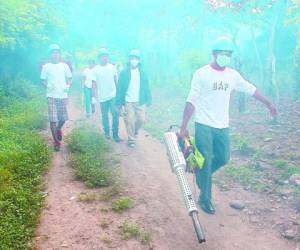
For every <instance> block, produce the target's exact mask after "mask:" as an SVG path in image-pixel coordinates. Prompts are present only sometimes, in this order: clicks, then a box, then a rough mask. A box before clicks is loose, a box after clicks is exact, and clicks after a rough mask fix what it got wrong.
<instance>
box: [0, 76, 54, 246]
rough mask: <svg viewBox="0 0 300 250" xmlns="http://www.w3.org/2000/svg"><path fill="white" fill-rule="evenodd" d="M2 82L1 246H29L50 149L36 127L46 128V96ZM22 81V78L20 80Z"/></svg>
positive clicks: (0, 125) (0, 92)
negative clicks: (4, 84)
mask: <svg viewBox="0 0 300 250" xmlns="http://www.w3.org/2000/svg"><path fill="white" fill-rule="evenodd" d="M22 83H23V84H24V86H21V87H20V88H19V87H18V88H15V89H14V88H13V86H14V83H13V82H11V81H10V84H9V85H10V86H9V87H3V85H2V84H1V83H0V99H1V101H0V249H30V248H31V247H32V245H31V243H30V242H31V239H32V237H33V236H34V232H35V228H36V225H37V223H38V219H39V214H40V211H41V207H42V205H43V195H42V193H41V192H40V191H41V190H42V186H41V176H42V175H43V173H44V172H45V170H46V168H47V166H48V164H49V159H50V150H49V149H48V147H47V144H46V142H45V140H44V139H42V138H41V136H40V135H39V133H38V132H37V129H41V128H44V126H45V121H46V119H45V117H44V116H43V115H42V114H45V113H46V106H45V101H44V99H43V98H39V97H36V96H35V97H34V96H28V95H27V93H26V91H25V90H23V89H22V88H26V86H29V85H28V83H26V82H24V81H22ZM18 84H20V81H18ZM29 88H30V89H31V87H28V89H29Z"/></svg>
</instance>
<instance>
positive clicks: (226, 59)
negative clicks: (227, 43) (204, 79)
mask: <svg viewBox="0 0 300 250" xmlns="http://www.w3.org/2000/svg"><path fill="white" fill-rule="evenodd" d="M216 61H217V64H218V65H219V66H220V67H222V68H224V67H226V66H228V65H229V64H230V62H231V57H230V56H226V55H218V56H217V60H216Z"/></svg>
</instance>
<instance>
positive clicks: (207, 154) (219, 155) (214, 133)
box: [195, 123, 230, 202]
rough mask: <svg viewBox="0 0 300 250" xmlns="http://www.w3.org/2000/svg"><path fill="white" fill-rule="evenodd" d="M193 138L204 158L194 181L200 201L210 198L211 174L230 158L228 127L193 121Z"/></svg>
mask: <svg viewBox="0 0 300 250" xmlns="http://www.w3.org/2000/svg"><path fill="white" fill-rule="evenodd" d="M195 139H196V146H197V148H198V150H199V151H200V152H201V153H202V155H203V156H204V158H205V162H204V166H203V168H202V169H197V170H196V182H197V185H198V187H199V188H200V190H201V195H200V201H201V202H206V201H210V200H211V188H212V174H213V173H214V172H216V171H217V170H218V169H219V168H220V167H222V166H224V165H225V164H226V163H227V162H228V161H229V158H230V140H229V129H228V128H225V129H217V128H212V127H209V126H206V125H203V124H200V123H195Z"/></svg>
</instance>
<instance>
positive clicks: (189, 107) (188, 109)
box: [180, 102, 195, 138]
mask: <svg viewBox="0 0 300 250" xmlns="http://www.w3.org/2000/svg"><path fill="white" fill-rule="evenodd" d="M194 110H195V107H194V105H193V104H192V103H190V102H186V104H185V108H184V111H183V118H182V124H181V129H180V137H181V138H184V137H186V136H187V135H188V132H187V126H188V123H189V121H190V119H191V117H192V115H193V113H194Z"/></svg>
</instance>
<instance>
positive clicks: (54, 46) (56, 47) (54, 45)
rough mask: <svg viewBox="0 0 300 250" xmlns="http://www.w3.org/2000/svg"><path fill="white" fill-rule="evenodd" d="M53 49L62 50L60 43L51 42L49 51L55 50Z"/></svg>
mask: <svg viewBox="0 0 300 250" xmlns="http://www.w3.org/2000/svg"><path fill="white" fill-rule="evenodd" d="M53 50H59V51H60V47H59V45H58V44H55V43H53V44H51V45H50V46H49V52H51V51H53Z"/></svg>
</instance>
